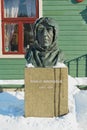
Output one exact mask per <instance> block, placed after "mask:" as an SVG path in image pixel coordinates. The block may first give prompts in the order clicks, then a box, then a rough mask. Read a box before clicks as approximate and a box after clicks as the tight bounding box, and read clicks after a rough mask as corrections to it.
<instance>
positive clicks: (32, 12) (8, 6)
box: [4, 0, 36, 18]
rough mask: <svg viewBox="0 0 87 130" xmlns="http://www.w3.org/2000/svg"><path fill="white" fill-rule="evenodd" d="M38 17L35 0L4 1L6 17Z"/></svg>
mask: <svg viewBox="0 0 87 130" xmlns="http://www.w3.org/2000/svg"><path fill="white" fill-rule="evenodd" d="M34 16H36V1H35V0H4V17H5V18H17V17H34Z"/></svg>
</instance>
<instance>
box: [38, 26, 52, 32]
mask: <svg viewBox="0 0 87 130" xmlns="http://www.w3.org/2000/svg"><path fill="white" fill-rule="evenodd" d="M38 31H39V32H40V33H41V32H44V31H48V32H50V31H53V28H52V27H39V28H38Z"/></svg>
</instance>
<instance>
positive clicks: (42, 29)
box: [25, 17, 64, 67]
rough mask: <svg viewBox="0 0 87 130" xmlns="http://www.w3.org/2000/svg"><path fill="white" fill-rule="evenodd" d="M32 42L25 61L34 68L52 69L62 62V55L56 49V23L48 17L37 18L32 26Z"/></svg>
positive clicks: (57, 48)
mask: <svg viewBox="0 0 87 130" xmlns="http://www.w3.org/2000/svg"><path fill="white" fill-rule="evenodd" d="M33 31H34V41H33V43H32V44H31V45H30V47H29V49H28V51H27V53H26V55H25V59H26V60H27V64H32V65H33V66H35V67H52V66H55V65H56V64H57V63H58V62H61V63H63V62H64V54H63V52H62V51H61V50H60V49H59V47H58V43H57V41H58V25H57V22H56V21H55V20H54V19H52V18H48V17H42V18H39V19H38V20H37V21H36V22H35V24H34V30H33Z"/></svg>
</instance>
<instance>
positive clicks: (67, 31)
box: [0, 0, 87, 80]
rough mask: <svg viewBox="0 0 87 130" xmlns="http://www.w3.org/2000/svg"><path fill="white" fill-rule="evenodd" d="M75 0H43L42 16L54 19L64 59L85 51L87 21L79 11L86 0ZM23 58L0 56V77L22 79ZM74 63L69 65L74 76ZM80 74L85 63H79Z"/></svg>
mask: <svg viewBox="0 0 87 130" xmlns="http://www.w3.org/2000/svg"><path fill="white" fill-rule="evenodd" d="M74 2H75V0H43V4H42V5H43V11H42V12H43V16H48V17H52V18H54V19H56V21H57V22H58V25H59V38H58V44H59V47H60V48H61V49H62V50H63V51H64V53H65V56H66V59H67V60H70V59H74V58H76V57H78V56H81V55H83V54H86V53H87V23H86V22H85V21H84V19H83V18H82V16H81V14H80V12H82V11H83V10H85V9H86V6H87V0H84V1H83V2H80V3H74ZM25 62H26V61H25V59H24V58H18V59H17V58H12V59H10V58H1V59H0V80H1V79H23V78H24V68H25ZM74 66H75V63H73V64H72V66H71V68H72V69H71V75H72V76H74V75H75V72H76V68H75V67H74ZM79 68H80V74H81V75H80V76H84V73H85V70H84V68H85V63H84V62H83V61H81V63H80V66H79Z"/></svg>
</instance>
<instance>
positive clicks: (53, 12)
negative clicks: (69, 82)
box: [43, 0, 87, 76]
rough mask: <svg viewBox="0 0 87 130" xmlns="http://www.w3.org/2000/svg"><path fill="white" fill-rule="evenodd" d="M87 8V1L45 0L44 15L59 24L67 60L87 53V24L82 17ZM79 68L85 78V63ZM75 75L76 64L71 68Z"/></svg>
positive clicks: (60, 39)
mask: <svg viewBox="0 0 87 130" xmlns="http://www.w3.org/2000/svg"><path fill="white" fill-rule="evenodd" d="M86 6H87V0H84V1H83V2H80V3H76V2H75V0H43V15H44V16H47V17H52V18H54V19H56V21H57V22H58V25H59V38H58V44H59V47H60V48H61V49H62V50H63V51H64V53H65V56H66V59H67V60H71V59H74V58H76V57H78V56H81V55H83V54H86V53H87V23H86V22H85V21H84V19H83V18H82V16H81V12H82V11H83V10H85V9H86ZM86 12H87V11H86ZM86 15H87V13H86ZM79 67H80V68H81V69H79V71H80V76H84V73H85V72H84V71H85V63H84V62H83V61H81V63H80V65H79ZM75 73H76V69H75V63H74V64H72V66H71V75H72V76H74V75H75Z"/></svg>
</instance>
